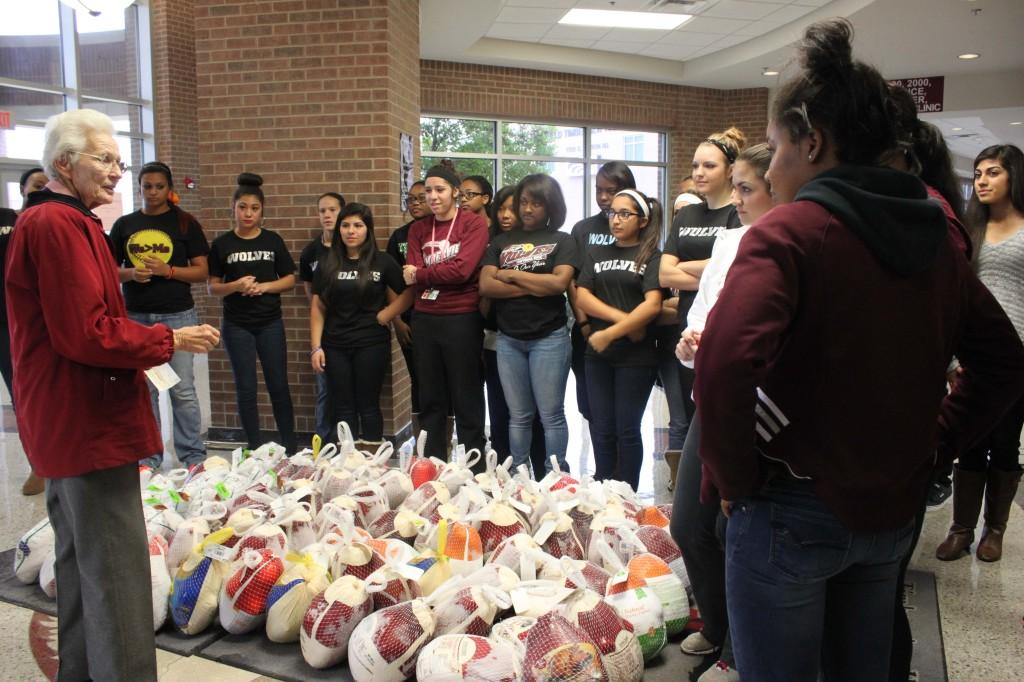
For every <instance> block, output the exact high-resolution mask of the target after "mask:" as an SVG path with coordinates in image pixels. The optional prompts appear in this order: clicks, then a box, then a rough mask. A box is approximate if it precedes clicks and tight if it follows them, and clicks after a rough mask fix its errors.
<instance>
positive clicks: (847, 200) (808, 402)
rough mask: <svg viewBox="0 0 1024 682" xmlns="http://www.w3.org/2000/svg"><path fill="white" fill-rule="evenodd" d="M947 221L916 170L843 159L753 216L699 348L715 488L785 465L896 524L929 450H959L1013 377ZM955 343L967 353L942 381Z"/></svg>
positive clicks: (857, 514)
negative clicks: (949, 382) (950, 378)
mask: <svg viewBox="0 0 1024 682" xmlns="http://www.w3.org/2000/svg"><path fill="white" fill-rule="evenodd" d="M947 235H948V232H947V226H946V219H945V216H944V214H943V211H942V209H941V207H940V206H939V205H938V204H937V203H936V202H933V201H929V200H928V199H927V192H926V190H925V188H924V186H923V185H921V183H920V182H919V181H918V180H917V179H915V178H913V177H911V176H909V175H906V174H903V173H899V172H896V171H891V170H886V169H876V168H849V167H844V168H837V169H834V170H832V171H829V172H828V173H825V174H823V175H821V176H819V177H817V178H815V179H814V180H813V181H811V182H809V183H808V184H807V185H806V186H805V187H804V188H803V189H802V190H801V192H800V193H799V194H798V197H797V200H796V201H794V202H793V203H790V204H786V205H783V206H779V207H776V208H775V209H773V210H772V211H770V212H769V213H767V214H766V215H765V216H763V217H762V218H761V219H760V220H759V221H758V222H757V223H756V224H755V225H754V226H753V227H751V228H750V231H749V232H747V234H746V235H745V236H744V238H743V241H742V242H741V244H740V248H739V251H738V253H737V255H736V260H735V261H734V262H733V265H732V267H731V268H730V270H729V275H728V277H727V278H726V281H725V287H724V289H723V290H722V293H721V296H720V298H719V302H718V305H716V306H715V307H714V309H713V310H712V311H711V314H710V316H709V318H708V322H707V326H706V328H705V331H704V334H703V336H702V338H701V346H700V350H699V351H698V353H697V359H696V365H697V367H696V369H697V385H696V388H695V398H696V402H697V405H698V408H699V409H700V413H701V457H702V459H703V461H704V463H705V465H706V467H707V468H708V474H709V476H708V477H707V478H710V480H711V481H712V482H713V483H714V484H715V486H717V488H718V489H719V491H720V493H721V495H722V497H723V498H725V499H728V500H737V499H740V498H743V497H747V496H751V495H755V494H756V493H757V491H758V489H759V487H760V486H761V485H762V484H763V483H764V481H765V479H766V478H767V477H768V476H769V474H770V473H771V472H773V471H774V472H782V473H783V474H784V475H787V476H791V477H795V478H801V479H807V480H809V481H812V482H813V487H814V490H815V492H816V493H817V495H818V496H819V497H820V498H821V499H822V500H823V501H824V503H825V504H826V505H827V506H828V507H829V508H830V509H831V510H832V512H833V513H834V514H835V515H836V516H837V517H838V518H839V519H840V520H841V521H842V522H843V523H844V525H846V526H847V527H848V528H850V529H852V530H880V529H888V528H897V527H899V526H901V525H903V524H906V523H907V522H909V520H910V519H911V518H912V517H913V515H914V513H915V512H916V511H917V510H918V509H919V508H920V505H921V504H922V503H923V500H924V490H925V485H926V484H927V481H928V477H929V474H930V472H931V469H932V467H933V465H934V464H935V463H936V460H937V455H936V451H937V450H938V453H939V456H938V458H943V459H951V458H952V457H953V455H955V453H957V452H962V451H963V450H964V448H965V447H966V446H969V445H970V444H971V443H973V442H974V441H976V440H977V438H978V437H980V436H982V435H984V433H985V432H986V431H987V430H988V429H989V428H991V426H993V425H994V424H995V422H996V421H997V420H998V419H999V418H1000V416H1001V415H1002V414H1003V413H1004V412H1005V411H1006V410H1007V409H1008V408H1009V406H1010V405H1011V404H1012V403H1013V402H1014V401H1015V400H1016V399H1017V398H1018V396H1019V395H1020V394H1021V392H1022V391H1024V347H1022V346H1021V342H1020V339H1019V338H1018V337H1017V334H1016V332H1015V331H1014V329H1013V326H1012V325H1011V324H1010V321H1009V320H1008V319H1007V318H1006V315H1005V313H1003V311H1002V308H1001V307H1000V306H999V304H998V303H997V302H996V301H995V299H994V298H992V296H991V294H989V292H988V290H987V289H986V288H985V287H984V286H983V285H982V284H981V283H980V282H979V281H978V279H977V277H975V276H974V274H973V273H972V272H971V271H970V266H969V265H968V264H967V261H966V259H965V258H964V257H963V255H962V253H960V252H959V251H958V250H957V249H956V248H955V247H954V246H953V244H952V241H951V239H950V238H949V237H948V236H947ZM954 353H956V355H957V357H958V358H960V360H961V362H962V364H963V365H964V367H967V368H969V370H968V371H966V372H965V374H964V375H963V377H962V379H961V381H959V382H958V384H957V388H956V390H955V391H954V392H953V394H952V395H950V396H949V397H948V398H947V397H946V381H945V375H946V367H947V365H948V363H949V361H950V358H951V357H952V355H953V354H954ZM744 424H746V425H749V426H747V427H746V428H743V425H744Z"/></svg>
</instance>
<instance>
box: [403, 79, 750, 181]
mask: <svg viewBox="0 0 1024 682" xmlns="http://www.w3.org/2000/svg"><path fill="white" fill-rule="evenodd" d="M420 79H421V83H422V87H421V95H420V101H421V105H422V107H423V111H424V112H428V113H444V114H465V115H473V116H503V117H507V118H520V119H526V120H534V121H552V122H565V123H586V124H591V125H619V126H629V127H636V128H647V129H653V130H660V131H664V132H667V133H668V149H669V154H668V161H669V182H670V186H674V185H675V184H676V183H677V182H678V181H679V180H681V179H682V178H684V177H686V176H687V175H689V166H690V159H692V158H693V150H694V148H695V147H696V146H697V144H698V143H699V142H700V141H701V140H703V139H704V138H705V137H707V135H708V134H709V133H713V132H715V131H718V130H723V129H725V128H727V127H729V126H731V125H735V126H737V127H738V128H740V129H741V130H743V131H744V132H745V133H746V134H747V136H748V138H749V139H750V140H751V141H752V142H761V141H763V140H764V130H765V126H766V124H767V109H768V90H767V89H766V88H750V89H746V90H710V89H707V88H692V87H685V86H678V85H667V84H663V83H649V82H644V81H632V80H624V79H620V78H600V77H596V76H584V75H577V74H570V73H553V72H549V71H537V70H530V69H518V68H506V67H499V66H483V65H479V64H460V63H455V62H439V61H429V60H424V61H423V62H422V64H421V68H420Z"/></svg>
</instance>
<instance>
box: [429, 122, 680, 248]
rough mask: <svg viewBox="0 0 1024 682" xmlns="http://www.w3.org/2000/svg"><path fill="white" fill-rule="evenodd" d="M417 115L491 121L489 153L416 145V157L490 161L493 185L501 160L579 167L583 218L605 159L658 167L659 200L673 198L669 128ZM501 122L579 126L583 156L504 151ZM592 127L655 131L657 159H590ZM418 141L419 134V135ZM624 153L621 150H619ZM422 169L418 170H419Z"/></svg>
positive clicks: (667, 217)
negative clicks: (592, 178) (670, 188)
mask: <svg viewBox="0 0 1024 682" xmlns="http://www.w3.org/2000/svg"><path fill="white" fill-rule="evenodd" d="M420 118H421V119H424V118H446V119H458V120H462V121H486V122H488V123H493V124H494V131H495V140H494V151H493V152H446V151H437V152H431V151H427V150H424V149H423V148H422V146H421V147H420V158H421V159H422V158H423V157H425V156H426V157H435V158H443V159H452V160H453V161H455V160H458V159H481V160H486V161H493V162H494V181H495V184H494V187H495V189H497V188H498V187H502V186H503V185H504V184H505V183H504V181H503V178H502V176H503V173H504V161H538V162H542V163H545V162H546V163H578V164H581V165H582V166H583V215H584V217H586V216H587V215H589V213H588V212H589V211H590V210H591V205H592V204H593V202H594V198H593V196H594V186H593V183H592V182H591V181H590V178H591V177H592V176H593V175H594V174H595V173H596V172H597V171H596V168H593V167H594V166H596V167H598V168H599V167H600V166H601V165H603V164H605V163H607V162H609V161H621V162H622V163H625V164H626V165H628V166H630V167H634V166H643V167H648V168H660V169H661V170H662V171H663V172H662V174H661V183H660V184H661V186H660V187H658V192H659V194H660V196H662V197H664V198H665V200H664V201H663V202H662V203H663V205H664V204H666V203H667V202H669V201H672V200H674V199H675V197H669V193H668V189H669V178H668V170H669V159H670V158H671V153H670V150H669V140H670V136H669V131H668V130H665V129H662V128H650V127H643V126H629V125H627V124H621V123H583V122H574V121H568V122H567V121H542V120H535V119H529V118H515V117H503V116H470V115H463V114H452V113H443V112H434V111H421V112H420ZM505 123H522V124H526V125H542V126H559V127H568V128H581V129H582V130H583V155H582V156H530V155H523V154H505V153H504V143H503V140H502V137H503V135H502V125H503V124H505ZM595 130H617V131H621V132H626V133H656V134H658V135H659V136H660V137H661V144H660V155H659V156H660V159H659V160H658V161H632V160H629V159H625V158H621V159H620V158H612V157H609V158H603V159H596V158H593V151H592V144H591V143H592V136H593V132H594V131H595ZM420 140H421V144H422V136H421V137H420ZM623 155H625V152H623ZM423 170H424V169H421V173H422V171H423ZM662 214H663V215H662V223H663V225H662V230H665V229H667V227H668V224H669V222H670V221H671V219H672V211H671V209H670V208H669V207H666V208H665V210H664V211H662ZM571 227H572V226H571V225H567V226H566V228H571Z"/></svg>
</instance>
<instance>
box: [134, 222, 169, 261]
mask: <svg viewBox="0 0 1024 682" xmlns="http://www.w3.org/2000/svg"><path fill="white" fill-rule="evenodd" d="M126 250H127V251H128V260H130V261H131V262H132V265H134V266H135V267H137V268H144V267H146V263H145V261H144V260H143V259H144V258H159V259H160V260H162V261H163V262H164V263H167V262H169V261H170V260H171V253H172V252H173V251H174V244H172V243H171V238H170V236H168V234H167V233H166V232H164V231H163V230H139V231H138V232H136V233H135V234H133V235H132V236H131V237H128V244H127V247H126Z"/></svg>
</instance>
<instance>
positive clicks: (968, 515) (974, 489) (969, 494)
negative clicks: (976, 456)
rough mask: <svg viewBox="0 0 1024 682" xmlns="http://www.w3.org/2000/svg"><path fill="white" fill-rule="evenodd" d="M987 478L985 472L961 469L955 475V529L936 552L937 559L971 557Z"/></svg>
mask: <svg viewBox="0 0 1024 682" xmlns="http://www.w3.org/2000/svg"><path fill="white" fill-rule="evenodd" d="M985 478H986V474H985V472H984V471H967V470H965V469H961V468H960V466H959V465H957V467H956V469H955V470H954V471H953V525H952V526H950V527H949V534H948V535H947V536H946V539H945V540H943V542H942V544H941V545H939V546H938V548H937V549H936V550H935V558H936V559H939V560H940V561H953V560H954V559H959V558H960V557H964V556H967V554H968V553H969V551H970V548H971V543H972V542H974V527H975V526H977V525H978V513H979V512H981V500H982V497H983V495H984V492H985Z"/></svg>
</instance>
